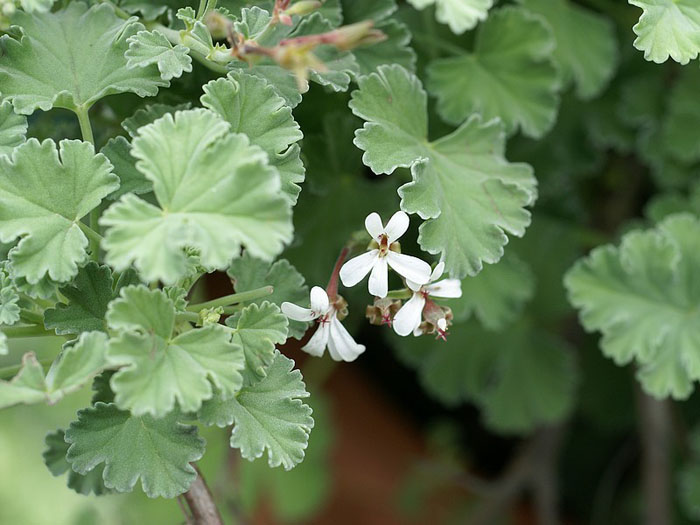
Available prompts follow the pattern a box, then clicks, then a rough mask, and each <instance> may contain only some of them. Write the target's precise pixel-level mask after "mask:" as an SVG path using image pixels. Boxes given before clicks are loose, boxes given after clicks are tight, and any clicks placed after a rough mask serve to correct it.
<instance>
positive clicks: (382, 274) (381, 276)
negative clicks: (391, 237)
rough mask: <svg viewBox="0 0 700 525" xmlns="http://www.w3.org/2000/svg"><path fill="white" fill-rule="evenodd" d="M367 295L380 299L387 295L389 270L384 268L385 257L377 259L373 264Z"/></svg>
mask: <svg viewBox="0 0 700 525" xmlns="http://www.w3.org/2000/svg"><path fill="white" fill-rule="evenodd" d="M369 293H371V294H372V295H374V296H377V297H380V298H382V299H383V298H384V297H386V294H388V293H389V270H388V269H387V267H386V257H379V258H378V259H377V261H376V262H375V263H374V268H372V273H371V274H370V276H369Z"/></svg>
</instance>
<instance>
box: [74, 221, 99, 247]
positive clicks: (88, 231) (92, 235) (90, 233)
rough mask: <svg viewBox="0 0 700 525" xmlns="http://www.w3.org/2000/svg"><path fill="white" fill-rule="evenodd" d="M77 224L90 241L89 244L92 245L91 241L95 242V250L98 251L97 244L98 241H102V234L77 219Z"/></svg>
mask: <svg viewBox="0 0 700 525" xmlns="http://www.w3.org/2000/svg"><path fill="white" fill-rule="evenodd" d="M78 226H79V227H80V229H81V230H83V233H84V234H85V236H86V237H87V238H88V240H89V241H90V246H92V243H93V242H94V243H97V247H98V248H97V250H98V251H99V246H100V243H101V242H102V235H100V234H99V233H97V232H96V231H95V230H93V229H92V228H91V227H90V226H88V225H87V224H85V223H84V222H82V221H78Z"/></svg>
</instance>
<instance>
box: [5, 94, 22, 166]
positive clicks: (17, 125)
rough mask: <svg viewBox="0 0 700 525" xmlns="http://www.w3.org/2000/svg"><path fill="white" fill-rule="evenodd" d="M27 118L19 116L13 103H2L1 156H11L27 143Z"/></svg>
mask: <svg viewBox="0 0 700 525" xmlns="http://www.w3.org/2000/svg"><path fill="white" fill-rule="evenodd" d="M26 135H27V117H25V116H23V115H18V114H17V113H15V111H14V109H13V108H12V103H11V102H9V101H7V100H6V101H4V102H2V103H0V156H2V155H10V154H11V153H12V150H13V149H14V148H15V147H17V146H19V145H20V144H22V143H23V142H24V141H25V138H26Z"/></svg>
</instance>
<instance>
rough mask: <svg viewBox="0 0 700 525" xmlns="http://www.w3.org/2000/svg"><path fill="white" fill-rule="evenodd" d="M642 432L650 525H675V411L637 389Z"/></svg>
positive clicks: (645, 489) (647, 522) (643, 480)
mask: <svg viewBox="0 0 700 525" xmlns="http://www.w3.org/2000/svg"><path fill="white" fill-rule="evenodd" d="M637 410H638V413H639V433H640V439H641V445H642V465H641V470H642V487H643V493H644V498H643V501H644V502H645V505H646V506H645V508H644V519H643V520H642V523H644V524H646V525H670V524H671V520H672V518H671V516H672V514H671V494H670V489H671V486H672V483H671V464H670V454H669V451H670V444H671V412H670V410H669V405H668V401H658V400H656V399H654V398H652V397H650V396H648V395H647V394H645V393H644V392H642V391H641V389H639V388H637Z"/></svg>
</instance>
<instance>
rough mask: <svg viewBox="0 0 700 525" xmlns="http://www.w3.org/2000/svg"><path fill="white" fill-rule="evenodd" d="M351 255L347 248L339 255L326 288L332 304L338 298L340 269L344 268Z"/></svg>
mask: <svg viewBox="0 0 700 525" xmlns="http://www.w3.org/2000/svg"><path fill="white" fill-rule="evenodd" d="M349 253H350V248H349V247H348V246H345V247H344V248H343V249H342V250H341V251H340V255H338V259H337V260H336V261H335V266H334V267H333V273H332V274H331V278H330V279H329V280H328V286H326V293H327V294H328V298H329V299H330V300H331V302H334V301H335V300H336V299H337V298H338V275H339V274H340V268H341V267H342V266H343V263H344V262H345V259H347V257H348V254H349Z"/></svg>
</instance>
